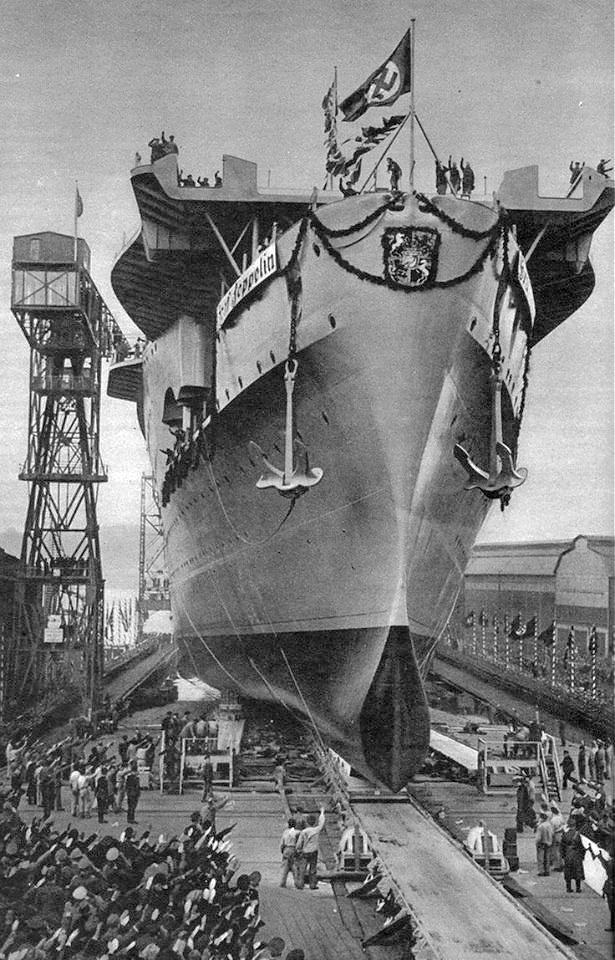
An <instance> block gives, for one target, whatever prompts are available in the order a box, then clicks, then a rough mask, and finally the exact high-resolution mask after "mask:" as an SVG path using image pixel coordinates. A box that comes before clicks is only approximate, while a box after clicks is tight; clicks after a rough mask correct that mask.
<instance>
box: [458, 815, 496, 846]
mask: <svg viewBox="0 0 615 960" xmlns="http://www.w3.org/2000/svg"><path fill="white" fill-rule="evenodd" d="M465 846H466V848H467V849H468V850H469V851H470V853H472V854H475V853H478V854H485V853H487V852H488V853H499V850H500V848H499V845H498V838H497V836H496V835H495V833H492V832H491V830H487V828H486V827H485V821H484V820H479V821H478V824H477V826H475V827H471V828H470V830H469V831H468V835H467V837H466V839H465ZM486 848H487V849H486Z"/></svg>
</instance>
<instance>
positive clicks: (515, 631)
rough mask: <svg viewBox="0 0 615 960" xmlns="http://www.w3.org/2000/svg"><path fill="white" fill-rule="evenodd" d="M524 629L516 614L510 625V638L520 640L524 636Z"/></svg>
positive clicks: (519, 615)
mask: <svg viewBox="0 0 615 960" xmlns="http://www.w3.org/2000/svg"><path fill="white" fill-rule="evenodd" d="M526 632H527V631H526V627H525V624H524V622H523V620H522V619H521V614H520V613H518V614H517V616H516V617H515V618H514V619H513V621H512V623H511V625H510V636H511V637H512V638H513V639H515V640H521V639H522V638H523V637H524V636H525V635H526Z"/></svg>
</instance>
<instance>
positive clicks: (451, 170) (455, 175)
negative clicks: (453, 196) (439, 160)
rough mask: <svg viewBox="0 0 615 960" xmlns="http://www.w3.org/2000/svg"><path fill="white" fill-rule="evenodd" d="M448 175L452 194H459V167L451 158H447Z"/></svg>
mask: <svg viewBox="0 0 615 960" xmlns="http://www.w3.org/2000/svg"><path fill="white" fill-rule="evenodd" d="M448 174H449V179H450V182H451V189H452V191H453V193H459V187H460V186H461V174H460V173H459V167H458V166H457V164H456V163H455V161H454V160H453V158H452V156H449V158H448Z"/></svg>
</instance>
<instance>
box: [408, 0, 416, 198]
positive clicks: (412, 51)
mask: <svg viewBox="0 0 615 960" xmlns="http://www.w3.org/2000/svg"><path fill="white" fill-rule="evenodd" d="M415 23H416V19H415V17H412V19H411V20H410V178H409V179H410V189H411V190H414V25H415Z"/></svg>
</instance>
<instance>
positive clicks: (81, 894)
mask: <svg viewBox="0 0 615 960" xmlns="http://www.w3.org/2000/svg"><path fill="white" fill-rule="evenodd" d="M87 895H88V892H87V890H86V888H85V887H75V889H74V890H73V899H74V900H85V899H86V898H87Z"/></svg>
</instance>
